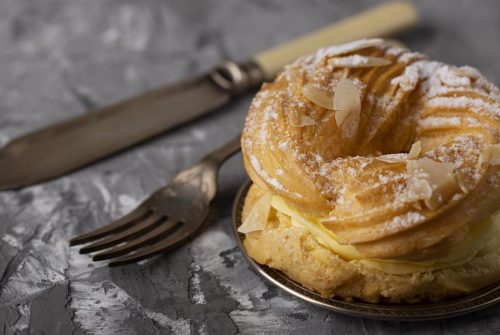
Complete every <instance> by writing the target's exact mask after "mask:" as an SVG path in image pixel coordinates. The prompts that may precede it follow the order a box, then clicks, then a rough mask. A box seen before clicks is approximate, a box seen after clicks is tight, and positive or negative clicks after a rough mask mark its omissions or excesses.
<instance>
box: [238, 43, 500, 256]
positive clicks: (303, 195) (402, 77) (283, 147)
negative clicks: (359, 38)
mask: <svg viewBox="0 0 500 335" xmlns="http://www.w3.org/2000/svg"><path fill="white" fill-rule="evenodd" d="M372 44H373V43H372ZM338 48H339V47H332V48H329V49H325V50H321V51H319V52H318V53H317V54H315V55H311V56H308V57H303V58H301V59H299V60H297V61H296V62H295V63H294V64H292V65H290V66H288V67H287V68H286V69H285V71H284V72H283V73H282V74H281V75H279V76H278V78H277V79H276V80H275V81H274V82H273V83H271V84H264V85H263V87H262V88H261V90H260V92H259V93H258V94H257V96H256V97H255V99H254V101H253V103H252V105H251V107H250V110H249V113H248V116H247V120H246V123H245V128H244V132H243V137H242V151H243V160H244V164H245V168H246V170H247V171H248V174H249V176H250V178H251V179H252V180H253V181H254V182H255V183H256V184H257V185H258V186H259V187H260V188H262V189H264V190H266V191H268V192H270V193H272V194H276V195H279V196H281V197H283V198H284V199H286V201H287V202H288V203H290V204H291V205H293V207H294V208H297V209H299V210H301V211H303V212H305V213H307V214H308V215H312V216H314V217H321V218H323V224H324V226H325V227H326V228H328V229H329V230H330V231H331V232H332V233H333V234H334V235H335V236H336V238H337V239H338V241H339V242H340V243H342V244H350V245H354V246H356V247H357V248H358V250H359V251H360V252H361V253H363V254H364V255H366V256H367V257H377V258H387V259H401V260H409V259H410V260H426V259H430V258H433V257H436V255H440V254H442V253H445V252H446V250H449V249H450V248H451V247H453V246H454V245H456V244H457V243H459V242H460V241H461V240H462V239H463V238H464V237H465V236H467V233H468V231H470V230H471V228H472V227H474V225H476V224H479V223H480V222H481V221H483V220H484V219H485V218H487V217H488V216H490V215H491V214H492V213H493V212H495V211H496V210H497V209H498V207H499V206H498V203H500V202H499V201H500V166H498V165H497V166H490V165H482V166H479V165H478V163H477V162H478V158H479V156H480V154H481V152H482V151H483V150H484V149H485V148H486V147H488V146H490V145H494V144H497V143H498V142H499V139H500V102H499V101H500V91H499V90H498V88H496V87H495V86H494V85H493V84H491V83H490V82H488V81H487V80H486V79H485V78H484V77H482V76H481V74H479V72H478V71H477V70H475V69H473V68H470V67H460V68H458V67H453V66H448V65H445V64H442V63H439V62H434V61H430V60H428V59H427V58H426V57H425V56H423V55H421V54H417V53H412V52H410V51H408V50H403V49H397V48H393V47H390V46H388V45H385V44H383V43H381V44H379V45H376V46H371V47H366V48H361V49H358V50H355V51H352V52H347V53H341V54H339V53H338ZM367 57H378V58H377V59H379V60H380V59H382V60H385V61H387V62H390V64H388V65H385V66H371V67H370V66H360V64H361V65H362V64H363V61H366V60H367V59H368V58H367ZM332 64H333V65H332ZM339 64H340V65H339ZM345 79H348V80H350V81H351V82H352V83H354V84H355V86H356V87H358V89H359V91H360V101H361V109H360V115H359V124H356V127H357V128H356V129H357V130H356V131H355V134H354V136H352V137H347V138H346V137H345V136H343V132H345V129H343V128H342V127H343V126H338V125H337V121H338V120H336V113H337V112H336V111H334V110H330V109H328V108H325V107H321V106H320V105H318V104H316V103H314V102H312V101H311V100H310V99H309V98H308V97H306V96H305V94H304V87H305V86H306V85H313V86H314V87H316V88H317V89H318V90H322V92H324V94H325V96H326V98H328V96H329V95H334V94H335V89H336V87H337V86H338V85H339V83H340V82H341V80H345ZM325 101H326V102H328V101H327V100H325ZM415 141H420V142H421V144H422V152H421V153H420V154H419V155H418V156H417V158H414V160H415V159H420V158H427V159H431V160H433V161H435V162H440V163H451V164H452V169H453V171H454V173H455V174H456V175H460V177H461V180H462V184H463V185H462V186H463V187H462V188H460V189H459V188H458V187H456V190H453V192H452V194H451V195H450V197H449V199H448V198H447V199H445V200H444V201H441V202H442V203H441V204H440V205H439V206H437V207H432V208H430V207H428V206H426V205H424V202H423V201H421V199H420V198H418V199H415V198H411V197H410V196H409V195H410V194H412V192H413V190H412V189H411V187H410V186H411V185H410V183H409V179H410V175H409V172H408V171H409V170H408V166H407V164H406V161H408V159H409V158H408V155H407V154H406V153H405V152H408V150H409V149H410V147H411V145H412V143H414V142H415ZM395 153H401V154H398V155H396V160H398V159H399V162H396V163H394V162H387V161H386V158H387V157H389V156H390V154H395ZM381 155H382V156H381ZM387 155H389V156H387ZM389 158H390V157H389ZM392 158H394V157H392Z"/></svg>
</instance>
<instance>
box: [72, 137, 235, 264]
mask: <svg viewBox="0 0 500 335" xmlns="http://www.w3.org/2000/svg"><path fill="white" fill-rule="evenodd" d="M239 149H240V135H238V136H237V137H235V138H234V139H233V140H232V141H230V142H229V143H227V144H226V145H224V146H222V147H221V148H219V149H217V150H215V151H214V152H212V153H211V154H209V155H208V156H206V157H205V158H204V159H202V160H201V161H200V162H198V163H197V164H195V165H193V166H192V167H190V168H188V169H185V170H183V171H182V172H180V173H179V174H178V175H177V176H176V177H175V178H174V179H173V180H172V182H171V183H170V184H169V185H167V186H165V187H163V188H160V189H159V190H157V191H156V192H155V193H153V194H152V195H151V196H150V197H149V198H148V199H146V200H145V201H144V202H143V203H142V204H141V205H139V207H137V208H136V209H135V210H134V211H132V212H131V213H129V214H128V215H126V216H124V217H123V218H121V219H119V220H117V221H115V222H113V223H111V224H109V225H107V226H104V227H101V228H98V229H96V230H94V231H92V232H90V233H87V234H83V235H80V236H78V237H75V238H73V239H71V240H70V242H69V243H70V245H71V246H74V245H79V244H83V243H89V242H94V241H95V242H94V243H92V244H89V245H87V246H85V247H83V248H81V249H80V253H82V254H86V253H93V252H98V251H99V253H97V254H95V255H94V256H93V257H92V259H93V260H94V261H101V260H108V259H111V262H110V263H108V265H109V266H117V265H123V264H128V263H133V262H138V261H140V260H143V259H145V258H148V257H151V256H153V255H156V254H158V253H161V252H165V251H167V250H169V249H171V248H173V247H175V246H178V245H179V244H181V243H182V242H184V241H186V240H187V239H189V238H190V237H192V236H193V235H194V234H195V233H196V231H197V230H198V229H199V228H200V227H201V226H202V224H203V223H204V222H205V220H206V218H207V216H208V214H209V205H210V202H211V201H212V199H213V198H214V197H215V195H216V193H217V172H218V170H219V167H220V165H221V164H222V163H223V162H224V161H225V160H226V159H228V158H229V157H230V156H232V155H233V154H234V153H236V152H237V151H239Z"/></svg>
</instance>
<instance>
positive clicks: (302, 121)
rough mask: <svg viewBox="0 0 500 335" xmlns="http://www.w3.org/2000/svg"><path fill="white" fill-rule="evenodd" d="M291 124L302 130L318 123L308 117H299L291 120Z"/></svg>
mask: <svg viewBox="0 0 500 335" xmlns="http://www.w3.org/2000/svg"><path fill="white" fill-rule="evenodd" d="M290 123H291V124H292V126H294V127H298V128H300V127H306V126H312V125H315V124H316V121H315V120H314V119H312V118H310V117H309V116H307V115H297V116H296V117H291V118H290Z"/></svg>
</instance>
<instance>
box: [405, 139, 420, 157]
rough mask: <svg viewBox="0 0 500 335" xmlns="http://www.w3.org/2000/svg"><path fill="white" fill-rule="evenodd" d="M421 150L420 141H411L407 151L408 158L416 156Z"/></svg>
mask: <svg viewBox="0 0 500 335" xmlns="http://www.w3.org/2000/svg"><path fill="white" fill-rule="evenodd" d="M421 151H422V142H420V141H417V142H415V143H413V144H412V146H411V149H410V152H409V153H408V159H415V158H418V156H419V155H420V152H421Z"/></svg>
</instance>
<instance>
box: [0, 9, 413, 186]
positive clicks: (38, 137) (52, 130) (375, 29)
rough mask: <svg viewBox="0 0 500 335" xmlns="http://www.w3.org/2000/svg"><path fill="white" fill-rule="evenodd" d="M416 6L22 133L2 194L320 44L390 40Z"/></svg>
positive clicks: (0, 182) (222, 99)
mask: <svg viewBox="0 0 500 335" xmlns="http://www.w3.org/2000/svg"><path fill="white" fill-rule="evenodd" d="M416 20H417V14H416V10H415V8H414V7H413V6H412V5H411V4H409V3H406V2H391V3H388V4H385V5H381V6H378V7H375V8H374V9H371V10H368V11H366V12H364V13H361V14H358V15H356V16H354V17H351V18H347V19H345V20H343V21H340V22H338V23H335V24H332V25H330V26H327V27H325V28H323V29H321V30H319V31H317V32H314V33H312V34H309V35H306V36H304V37H302V38H299V39H297V40H295V41H292V42H288V43H286V44H284V45H281V46H278V47H275V48H273V49H271V50H267V51H264V52H261V53H258V54H256V55H255V56H254V57H252V59H251V60H250V61H247V62H244V63H242V64H236V63H232V62H226V63H223V64H222V65H220V66H218V67H216V68H215V69H214V70H213V71H211V72H209V73H208V74H206V75H203V76H201V77H198V78H195V79H191V80H188V81H185V82H182V83H178V84H175V85H171V86H167V87H163V88H159V89H157V90H154V91H150V92H147V93H144V94H142V95H139V96H136V97H134V98H131V99H128V100H126V101H123V102H119V103H116V104H114V105H111V106H108V107H104V108H102V109H100V110H98V111H95V112H92V113H88V114H86V115H83V116H80V117H77V118H74V119H70V120H67V121H63V122H61V123H58V124H55V125H52V126H48V127H46V128H43V129H41V130H38V131H35V132H32V133H30V134H27V135H24V136H21V137H19V138H17V139H14V140H13V141H11V142H10V143H8V144H7V145H6V146H5V147H4V148H2V149H1V150H0V190H6V189H18V188H21V187H25V186H28V185H32V184H36V183H39V182H42V181H45V180H49V179H52V178H55V177H58V176H61V175H63V174H66V173H68V172H71V171H74V170H76V169H78V168H81V167H83V166H86V165H88V164H90V163H92V162H94V161H96V160H99V159H102V158H104V157H106V156H109V155H111V154H113V153H116V152H118V151H120V150H123V149H125V148H128V147H130V146H132V145H135V144H137V143H140V142H142V141H144V140H146V139H149V138H151V137H153V136H156V135H158V134H161V133H163V132H165V131H167V130H169V129H172V128H174V127H177V126H179V125H182V124H184V123H186V122H188V121H191V120H193V119H195V118H197V117H200V116H202V115H205V114H207V113H209V112H210V111H213V110H215V109H217V108H219V107H221V106H223V105H225V104H227V103H228V102H229V101H230V100H231V98H232V97H235V96H237V95H239V94H242V93H245V92H247V91H248V90H249V89H251V88H252V87H255V86H257V85H260V84H261V83H262V82H263V81H264V80H271V79H273V78H274V77H275V76H276V74H277V73H278V72H279V71H280V70H281V68H282V67H283V66H284V65H285V64H287V63H289V62H291V61H293V59H295V58H297V57H299V56H301V55H303V54H306V53H309V52H312V51H314V50H316V49H318V48H319V47H322V46H326V45H331V44H338V43H344V42H348V41H352V40H355V39H359V38H368V37H376V36H388V35H390V34H392V33H394V32H397V31H400V30H402V29H404V28H407V27H409V26H411V25H413V24H414V23H415V22H416Z"/></svg>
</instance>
